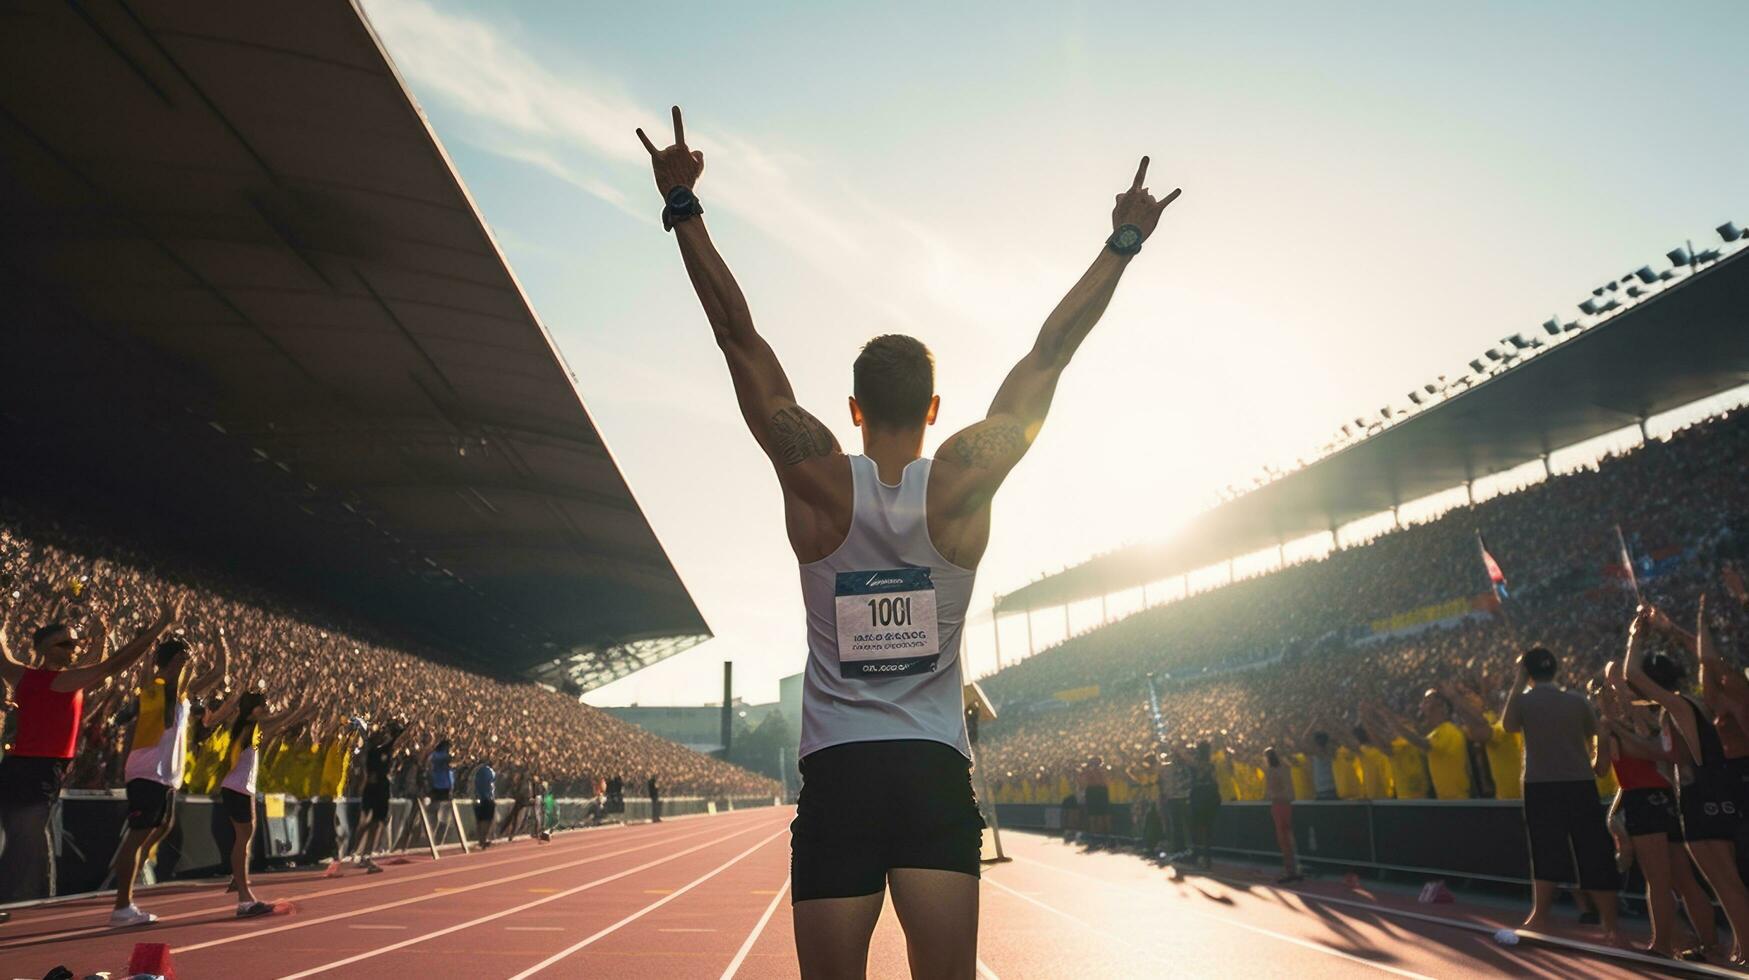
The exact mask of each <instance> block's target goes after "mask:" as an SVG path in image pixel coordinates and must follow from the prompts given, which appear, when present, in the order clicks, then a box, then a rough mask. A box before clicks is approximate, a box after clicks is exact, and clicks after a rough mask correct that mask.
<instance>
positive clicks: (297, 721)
mask: <svg viewBox="0 0 1749 980" xmlns="http://www.w3.org/2000/svg"><path fill="white" fill-rule="evenodd" d="M320 710H321V707H320V706H319V705H318V704H317V703H316V702H315V701H305V702H304V703H303V704H300V705H298V706H297V707H295V708H287V709H286V710H284V711H281V712H279V713H277V714H271V715H267V716H265V717H263V718H260V719H257V721H258V722H259V725H260V728H261V737H262V738H264V739H267V738H273V737H274V736H277V735H279V734H280V733H281V732H286V731H291V730H293V729H295V728H296V727H297V726H298V725H301V724H303V723H304V722H306V721H308V720H310V719H311V718H314V717H315V716H316V712H318V711H320Z"/></svg>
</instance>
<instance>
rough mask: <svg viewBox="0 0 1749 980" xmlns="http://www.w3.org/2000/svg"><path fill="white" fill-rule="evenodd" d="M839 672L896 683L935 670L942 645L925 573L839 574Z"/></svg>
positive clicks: (921, 570) (906, 570)
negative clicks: (899, 678) (887, 678)
mask: <svg viewBox="0 0 1749 980" xmlns="http://www.w3.org/2000/svg"><path fill="white" fill-rule="evenodd" d="M837 603H838V672H839V675H840V676H842V677H869V678H874V677H897V676H900V675H903V674H920V673H927V672H928V671H932V670H934V669H935V661H936V659H937V658H938V657H939V656H940V655H941V640H940V636H939V634H938V630H937V626H936V621H935V583H934V582H931V581H930V580H929V569H927V568H890V569H884V570H881V571H869V572H839V573H838V588H837Z"/></svg>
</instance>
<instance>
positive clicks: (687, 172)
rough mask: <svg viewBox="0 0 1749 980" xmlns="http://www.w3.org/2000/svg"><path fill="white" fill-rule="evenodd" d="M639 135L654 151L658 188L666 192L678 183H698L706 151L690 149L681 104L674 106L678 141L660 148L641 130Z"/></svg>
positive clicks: (678, 185)
mask: <svg viewBox="0 0 1749 980" xmlns="http://www.w3.org/2000/svg"><path fill="white" fill-rule="evenodd" d="M638 139H640V140H642V141H643V143H644V149H646V150H649V151H650V169H652V170H654V171H655V172H656V190H657V191H659V192H661V193H662V194H663V195H664V196H666V195H667V193H668V192H669V191H671V190H673V189H674V188H676V187H687V188H690V187H692V186H693V185H694V184H696V183H698V178H699V177H700V176H701V175H702V174H703V173H704V153H703V152H702V151H700V150H693V149H689V148H688V147H687V145H686V128H685V127H684V126H682V125H681V123H680V107H679V106H675V107H674V145H673V146H670V147H669V148H667V149H666V150H658V149H656V144H654V143H652V142H650V138H649V137H648V136H645V135H644V131H643V130H642V129H639V130H638Z"/></svg>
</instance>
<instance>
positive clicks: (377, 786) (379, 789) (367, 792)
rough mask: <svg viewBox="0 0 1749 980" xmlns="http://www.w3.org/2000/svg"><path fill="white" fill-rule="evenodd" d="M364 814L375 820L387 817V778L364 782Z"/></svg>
mask: <svg viewBox="0 0 1749 980" xmlns="http://www.w3.org/2000/svg"><path fill="white" fill-rule="evenodd" d="M363 795H364V800H363V809H364V815H365V816H367V817H371V818H374V819H376V820H387V819H389V784H388V781H387V780H384V781H383V782H380V783H365V784H364V794H363Z"/></svg>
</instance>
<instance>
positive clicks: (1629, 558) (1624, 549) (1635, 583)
mask: <svg viewBox="0 0 1749 980" xmlns="http://www.w3.org/2000/svg"><path fill="white" fill-rule="evenodd" d="M1615 543H1616V544H1618V545H1621V563H1622V567H1623V568H1626V569H1627V570H1628V586H1629V587H1630V588H1632V589H1633V590H1634V598H1635V599H1638V598H1639V597H1640V579H1639V576H1637V575H1635V574H1634V556H1633V555H1632V554H1630V553H1629V552H1628V539H1627V538H1624V537H1622V536H1621V525H1620V524H1617V525H1616V526H1615Z"/></svg>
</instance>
